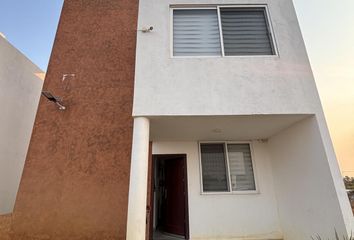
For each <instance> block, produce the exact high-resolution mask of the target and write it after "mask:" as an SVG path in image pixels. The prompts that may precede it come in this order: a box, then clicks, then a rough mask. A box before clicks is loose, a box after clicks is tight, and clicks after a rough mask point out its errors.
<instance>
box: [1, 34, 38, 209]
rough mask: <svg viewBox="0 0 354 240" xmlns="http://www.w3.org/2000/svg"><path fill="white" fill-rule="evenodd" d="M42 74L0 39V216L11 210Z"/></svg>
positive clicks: (33, 117) (29, 135)
mask: <svg viewBox="0 0 354 240" xmlns="http://www.w3.org/2000/svg"><path fill="white" fill-rule="evenodd" d="M43 75H44V74H43V71H41V70H40V69H39V68H38V67H37V66H35V65H34V64H33V63H32V62H31V61H30V60H29V59H27V58H26V57H25V56H24V55H23V54H22V53H20V52H19V51H18V50H17V49H15V48H14V47H13V46H12V45H11V44H10V43H9V42H7V40H5V39H4V38H3V37H1V36H0V103H1V114H0V214H6V213H10V212H12V210H13V206H14V203H15V199H16V194H17V190H18V186H19V183H20V178H21V174H22V170H23V166H24V162H25V158H26V153H27V149H28V145H29V141H30V137H31V132H32V127H33V124H34V119H35V114H36V111H37V106H38V101H39V97H40V92H41V89H42V85H43V80H42V78H43Z"/></svg>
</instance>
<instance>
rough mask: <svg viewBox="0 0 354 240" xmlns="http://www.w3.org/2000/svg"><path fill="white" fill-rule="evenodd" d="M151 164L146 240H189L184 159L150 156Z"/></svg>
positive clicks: (185, 164)
mask: <svg viewBox="0 0 354 240" xmlns="http://www.w3.org/2000/svg"><path fill="white" fill-rule="evenodd" d="M151 164H152V167H151V168H150V169H151V175H150V176H149V177H151V191H149V192H150V194H151V196H150V201H151V202H150V209H151V210H150V214H151V215H150V216H148V217H150V221H149V222H150V226H147V227H148V228H149V229H150V231H149V232H150V236H149V239H150V240H175V239H176V240H177V239H189V223H188V190H187V157H186V155H181V154H179V155H175V154H173V155H153V157H152V163H151Z"/></svg>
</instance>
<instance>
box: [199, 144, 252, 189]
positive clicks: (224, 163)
mask: <svg viewBox="0 0 354 240" xmlns="http://www.w3.org/2000/svg"><path fill="white" fill-rule="evenodd" d="M200 158H201V170H202V183H203V192H238V191H256V184H255V178H254V171H253V163H252V156H251V148H250V144H248V143H242V144H240V143H227V142H222V143H201V144H200Z"/></svg>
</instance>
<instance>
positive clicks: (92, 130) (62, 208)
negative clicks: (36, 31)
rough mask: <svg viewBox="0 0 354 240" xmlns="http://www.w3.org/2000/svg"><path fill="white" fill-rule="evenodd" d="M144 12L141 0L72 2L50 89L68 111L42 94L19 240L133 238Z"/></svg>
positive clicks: (16, 221)
mask: <svg viewBox="0 0 354 240" xmlns="http://www.w3.org/2000/svg"><path fill="white" fill-rule="evenodd" d="M137 14H138V0H66V1H65V3H64V7H63V11H62V16H61V20H60V23H59V28H58V32H57V36H56V40H55V43H54V48H53V52H52V56H51V60H50V64H49V68H48V72H47V76H46V80H45V83H44V90H49V91H51V92H52V93H54V94H55V95H58V96H60V97H63V100H64V105H66V107H67V110H66V111H59V110H58V109H57V107H56V106H55V105H54V104H53V103H50V102H48V101H47V100H46V99H44V98H43V97H42V98H41V101H40V104H39V110H38V113H37V117H36V121H35V126H34V131H33V134H32V139H31V143H30V147H29V152H28V155H27V159H26V163H25V169H24V173H23V176H22V180H21V185H20V189H19V194H18V196H17V200H16V206H15V210H14V215H13V225H12V231H13V233H12V239H14V240H21V239H26V240H29V239H30V240H39V239H41V240H43V239H48V240H49V239H50V240H59V239H60V240H64V239H65V240H70V239H72V240H79V239H85V240H86V239H87V240H91V239H97V240H105V239H125V231H126V218H127V202H128V187H129V171H130V154H131V153H130V151H131V141H132V117H131V113H132V101H133V83H134V63H135V43H136V26H137ZM63 74H75V76H74V77H73V76H68V77H66V79H65V80H64V81H62V79H63Z"/></svg>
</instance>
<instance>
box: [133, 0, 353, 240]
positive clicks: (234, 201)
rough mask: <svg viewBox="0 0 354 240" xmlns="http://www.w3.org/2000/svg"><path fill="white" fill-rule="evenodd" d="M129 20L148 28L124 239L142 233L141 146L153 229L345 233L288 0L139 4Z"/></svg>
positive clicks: (334, 172)
mask: <svg viewBox="0 0 354 240" xmlns="http://www.w3.org/2000/svg"><path fill="white" fill-rule="evenodd" d="M138 25H139V26H138V29H142V28H143V27H145V26H153V27H154V28H153V31H151V32H147V33H143V32H138V39H137V55H136V56H137V57H136V79H135V94H134V109H133V115H134V117H135V118H136V120H135V124H134V139H133V148H132V165H131V183H130V196H129V210H128V227H127V230H128V233H127V239H129V240H142V239H145V230H146V226H145V221H146V218H145V211H146V206H145V204H146V203H145V202H146V201H145V199H146V194H147V191H146V186H147V181H146V176H147V175H148V174H147V173H148V154H147V150H148V142H149V141H150V142H152V154H153V159H154V164H153V171H152V173H151V177H152V179H153V180H154V186H153V187H152V189H153V191H152V192H153V194H152V197H153V201H154V203H153V205H152V206H153V210H152V214H153V219H154V220H153V223H152V224H153V229H154V231H155V232H157V231H159V230H161V231H164V232H169V233H173V234H177V235H182V236H184V237H185V238H188V239H286V240H306V239H311V236H314V235H316V234H319V235H320V236H322V237H323V238H324V239H327V238H333V237H334V229H336V231H337V232H338V234H339V235H340V236H342V235H344V236H347V235H348V234H349V235H350V233H351V231H352V230H353V229H354V228H353V214H352V211H351V208H350V205H349V201H348V197H347V195H346V192H345V189H344V185H343V181H342V177H341V174H340V171H339V167H338V163H337V160H336V156H335V154H334V151H333V147H332V143H331V139H330V136H329V133H328V129H327V126H326V122H325V118H324V114H323V110H322V107H321V103H320V99H319V96H318V93H317V89H316V85H315V81H314V77H313V74H312V71H311V67H310V63H309V60H308V56H307V53H306V49H305V45H304V41H303V39H302V35H301V31H300V28H299V25H298V21H297V17H296V13H295V9H294V6H293V3H292V1H291V0H203V1H201V0H186V1H180V0H154V1H153V2H151V1H149V0H140V9H139V23H138ZM147 136H150V138H149V139H147ZM183 156H184V157H183ZM183 158H184V159H185V162H186V165H183V164H180V165H178V164H177V160H176V159H182V160H183ZM172 163H173V164H172ZM169 166H174V167H173V170H171V169H172V168H169ZM177 166H183V167H182V168H183V171H184V170H186V176H182V175H183V174H182V175H181V174H180V172H178V170H176V168H178V167H177ZM169 174H173V178H171V177H170V176H169ZM171 179H172V180H171ZM170 181H173V184H171V182H170ZM177 186H182V187H181V188H180V189H177V188H178V187H177ZM177 191H179V192H178V193H179V194H176V192H177ZM181 195H183V197H182V198H181V199H180V198H179V196H181ZM171 196H173V197H171ZM185 196H186V197H185ZM178 199H179V200H178ZM181 201H182V202H183V201H184V203H182V202H181ZM148 205H149V203H148ZM150 207H151V206H150ZM184 208H186V209H184ZM149 209H150V208H149ZM176 209H177V210H176ZM171 214H172V215H171ZM176 219H177V220H176ZM178 219H182V221H180V222H178V221H179V220H178Z"/></svg>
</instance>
